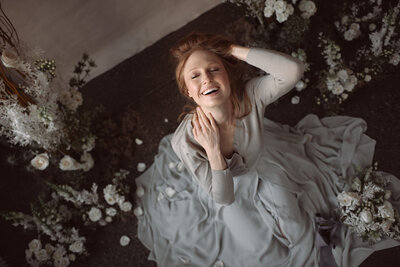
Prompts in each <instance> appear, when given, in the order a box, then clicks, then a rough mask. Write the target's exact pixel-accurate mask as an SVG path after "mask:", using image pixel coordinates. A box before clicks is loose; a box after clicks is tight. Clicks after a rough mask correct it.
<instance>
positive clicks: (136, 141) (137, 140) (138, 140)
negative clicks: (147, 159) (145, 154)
mask: <svg viewBox="0 0 400 267" xmlns="http://www.w3.org/2000/svg"><path fill="white" fill-rule="evenodd" d="M135 143H136V144H137V145H138V146H140V145H141V144H143V141H142V140H141V139H139V138H135Z"/></svg>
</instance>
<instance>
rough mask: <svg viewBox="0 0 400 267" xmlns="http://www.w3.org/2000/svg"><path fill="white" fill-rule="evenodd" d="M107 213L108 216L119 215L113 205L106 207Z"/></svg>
mask: <svg viewBox="0 0 400 267" xmlns="http://www.w3.org/2000/svg"><path fill="white" fill-rule="evenodd" d="M106 214H107V215H108V216H115V215H117V210H116V209H114V208H113V207H111V208H106Z"/></svg>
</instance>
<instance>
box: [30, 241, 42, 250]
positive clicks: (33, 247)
mask: <svg viewBox="0 0 400 267" xmlns="http://www.w3.org/2000/svg"><path fill="white" fill-rule="evenodd" d="M28 247H29V250H31V251H32V252H37V251H39V250H41V249H42V242H40V240H39V239H33V240H32V241H31V242H29V245H28Z"/></svg>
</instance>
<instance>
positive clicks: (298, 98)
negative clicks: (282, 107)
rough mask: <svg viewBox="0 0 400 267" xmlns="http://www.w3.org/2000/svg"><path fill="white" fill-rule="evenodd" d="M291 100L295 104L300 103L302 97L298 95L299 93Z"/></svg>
mask: <svg viewBox="0 0 400 267" xmlns="http://www.w3.org/2000/svg"><path fill="white" fill-rule="evenodd" d="M291 102H292V104H293V105H297V104H299V103H300V97H299V96H297V95H296V96H294V97H292V99H291Z"/></svg>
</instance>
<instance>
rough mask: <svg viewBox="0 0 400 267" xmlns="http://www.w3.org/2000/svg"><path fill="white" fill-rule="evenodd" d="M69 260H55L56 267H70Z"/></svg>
mask: <svg viewBox="0 0 400 267" xmlns="http://www.w3.org/2000/svg"><path fill="white" fill-rule="evenodd" d="M69 263H70V262H69V258H68V257H62V258H60V259H57V260H54V267H67V266H68V265H69Z"/></svg>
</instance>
